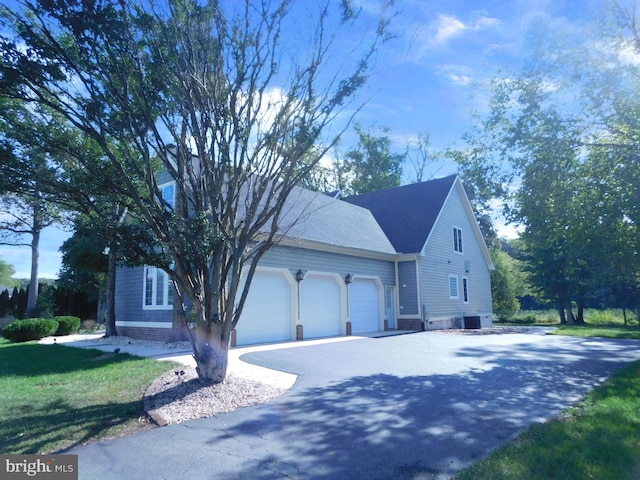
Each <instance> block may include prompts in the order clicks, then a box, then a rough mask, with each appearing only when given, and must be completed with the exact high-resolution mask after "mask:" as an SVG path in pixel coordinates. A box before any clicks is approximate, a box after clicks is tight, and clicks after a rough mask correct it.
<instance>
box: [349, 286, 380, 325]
mask: <svg viewBox="0 0 640 480" xmlns="http://www.w3.org/2000/svg"><path fill="white" fill-rule="evenodd" d="M382 292H383V288H382V283H381V282H380V279H378V278H377V277H364V276H357V277H354V279H353V283H352V284H351V285H349V320H350V321H351V333H353V334H354V335H355V334H358V333H368V332H378V331H381V330H382V329H383V322H382V319H383V318H384V316H383V315H384V314H383V311H382V300H381V299H382Z"/></svg>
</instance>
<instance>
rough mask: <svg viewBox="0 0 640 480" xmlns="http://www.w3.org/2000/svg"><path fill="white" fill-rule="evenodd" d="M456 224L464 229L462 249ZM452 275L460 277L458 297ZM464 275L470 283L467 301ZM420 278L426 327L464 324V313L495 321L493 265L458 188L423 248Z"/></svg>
mask: <svg viewBox="0 0 640 480" xmlns="http://www.w3.org/2000/svg"><path fill="white" fill-rule="evenodd" d="M454 227H455V228H458V229H460V230H461V231H462V246H463V248H462V250H463V251H462V253H459V252H456V251H455V250H454V233H453V229H454ZM467 268H468V271H467ZM450 276H452V277H455V278H457V283H458V298H454V299H452V298H450V291H449V282H450ZM463 277H464V278H466V279H467V284H468V302H466V303H465V301H464V298H463V283H462V282H463ZM420 281H421V285H420V286H421V299H422V303H423V312H422V313H423V315H424V321H425V327H426V329H428V330H430V329H438V328H463V327H464V320H463V319H464V317H478V316H479V317H480V319H481V324H482V326H483V327H485V326H490V325H491V316H492V305H491V281H490V278H489V269H488V266H487V264H486V261H485V259H484V257H483V255H482V250H481V246H480V244H479V243H478V240H477V239H476V236H475V235H474V231H473V227H472V224H471V221H470V219H469V217H468V216H467V214H466V211H465V208H464V205H463V199H462V197H461V195H460V193H459V192H458V190H457V189H456V188H453V189H452V190H451V193H450V195H449V197H448V199H447V201H446V202H445V204H444V206H443V209H442V211H441V212H440V216H439V218H438V220H437V222H436V223H435V225H434V226H433V229H432V231H431V235H430V237H429V239H428V240H427V243H426V245H425V248H424V250H423V255H422V257H421V258H420Z"/></svg>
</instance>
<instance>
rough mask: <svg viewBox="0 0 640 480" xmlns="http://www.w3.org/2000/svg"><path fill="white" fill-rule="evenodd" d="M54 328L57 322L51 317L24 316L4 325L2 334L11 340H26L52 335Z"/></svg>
mask: <svg viewBox="0 0 640 480" xmlns="http://www.w3.org/2000/svg"><path fill="white" fill-rule="evenodd" d="M56 330H58V322H57V321H56V320H54V319H52V318H26V319H24V320H16V321H15V322H13V323H11V324H9V325H7V326H6V327H4V328H3V329H2V336H3V337H4V338H6V339H8V340H11V341H13V342H28V341H29V340H40V339H41V338H43V337H48V336H49V335H53V334H54V333H55V332H56Z"/></svg>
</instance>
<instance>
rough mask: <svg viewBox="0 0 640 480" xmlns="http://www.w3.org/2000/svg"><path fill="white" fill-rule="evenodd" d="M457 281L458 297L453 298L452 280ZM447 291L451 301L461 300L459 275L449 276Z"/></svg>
mask: <svg viewBox="0 0 640 480" xmlns="http://www.w3.org/2000/svg"><path fill="white" fill-rule="evenodd" d="M452 278H453V279H455V281H456V295H455V296H452V295H451V285H452V283H451V279H452ZM447 289H448V290H449V300H458V299H459V298H460V285H458V276H457V275H451V274H450V275H449V279H448V283H447Z"/></svg>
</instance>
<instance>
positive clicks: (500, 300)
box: [491, 248, 524, 318]
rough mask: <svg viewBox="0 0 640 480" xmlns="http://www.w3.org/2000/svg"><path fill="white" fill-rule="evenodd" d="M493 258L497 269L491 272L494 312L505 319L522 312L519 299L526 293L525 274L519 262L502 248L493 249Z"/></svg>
mask: <svg viewBox="0 0 640 480" xmlns="http://www.w3.org/2000/svg"><path fill="white" fill-rule="evenodd" d="M491 258H492V260H493V264H494V266H495V267H496V268H495V270H494V271H492V272H491V297H492V301H493V311H494V312H495V314H496V315H498V316H499V317H502V318H504V317H507V316H510V315H513V314H514V313H516V312H518V311H519V310H520V302H519V301H518V298H517V297H520V296H522V295H523V292H524V274H523V273H522V268H521V266H520V264H519V262H518V261H517V260H516V259H514V258H513V257H511V256H510V255H509V254H508V253H507V252H505V251H504V250H502V249H500V248H492V249H491Z"/></svg>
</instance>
